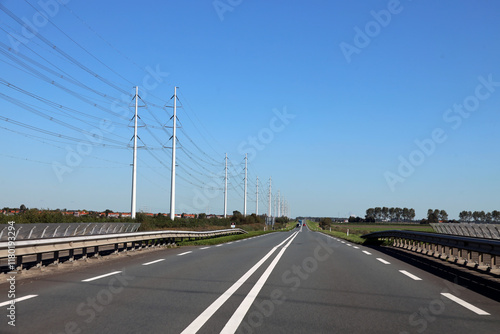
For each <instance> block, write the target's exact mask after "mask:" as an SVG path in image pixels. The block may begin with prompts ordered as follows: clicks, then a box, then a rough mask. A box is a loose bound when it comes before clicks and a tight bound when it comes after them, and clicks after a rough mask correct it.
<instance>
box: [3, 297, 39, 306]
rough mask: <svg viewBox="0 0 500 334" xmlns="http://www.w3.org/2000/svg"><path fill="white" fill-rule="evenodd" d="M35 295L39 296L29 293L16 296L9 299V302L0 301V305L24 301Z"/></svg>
mask: <svg viewBox="0 0 500 334" xmlns="http://www.w3.org/2000/svg"><path fill="white" fill-rule="evenodd" d="M33 297H38V295H27V296H24V297H19V298H16V299H11V300H9V301H7V302H3V303H0V307H2V306H6V305H11V304H12V303H17V302H22V301H23V300H26V299H30V298H33Z"/></svg>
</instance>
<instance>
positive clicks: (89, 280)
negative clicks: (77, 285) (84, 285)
mask: <svg viewBox="0 0 500 334" xmlns="http://www.w3.org/2000/svg"><path fill="white" fill-rule="evenodd" d="M119 273H121V271H113V272H112V273H108V274H104V275H100V276H96V277H92V278H87V279H84V280H82V282H91V281H95V280H96V279H100V278H104V277H108V276H111V275H116V274H119Z"/></svg>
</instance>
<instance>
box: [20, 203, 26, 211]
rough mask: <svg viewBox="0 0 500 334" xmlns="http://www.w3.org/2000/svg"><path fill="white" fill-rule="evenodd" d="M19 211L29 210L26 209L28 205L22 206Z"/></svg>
mask: <svg viewBox="0 0 500 334" xmlns="http://www.w3.org/2000/svg"><path fill="white" fill-rule="evenodd" d="M19 210H20V211H21V212H24V211H26V210H27V209H26V205H24V204H21V206H20V207H19Z"/></svg>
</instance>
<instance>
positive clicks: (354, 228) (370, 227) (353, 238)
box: [307, 221, 434, 244]
mask: <svg viewBox="0 0 500 334" xmlns="http://www.w3.org/2000/svg"><path fill="white" fill-rule="evenodd" d="M307 226H308V227H309V229H311V230H313V231H320V232H322V233H325V234H328V235H331V236H334V237H336V238H341V239H344V240H347V241H350V242H353V243H357V244H364V243H366V239H363V238H361V236H362V235H364V234H368V233H372V232H378V231H387V230H405V231H419V232H434V230H433V229H432V227H431V226H429V225H410V224H387V223H384V224H367V223H360V224H356V223H349V224H332V225H331V231H330V230H329V229H328V230H322V229H321V228H320V227H319V223H315V222H311V221H307ZM348 231H349V235H347V232H348Z"/></svg>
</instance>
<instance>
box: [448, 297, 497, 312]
mask: <svg viewBox="0 0 500 334" xmlns="http://www.w3.org/2000/svg"><path fill="white" fill-rule="evenodd" d="M441 294H442V295H443V296H445V297H446V298H449V299H451V300H453V301H454V302H455V303H457V304H460V305H462V306H463V307H465V308H468V309H469V310H471V311H472V312H474V313H476V314H479V315H490V314H489V313H488V312H486V311H483V310H481V309H480V308H479V307H475V306H474V305H472V304H469V303H467V302H466V301H465V300H463V299H460V298H458V297H455V296H454V295H452V294H451V293H445V292H441Z"/></svg>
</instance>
